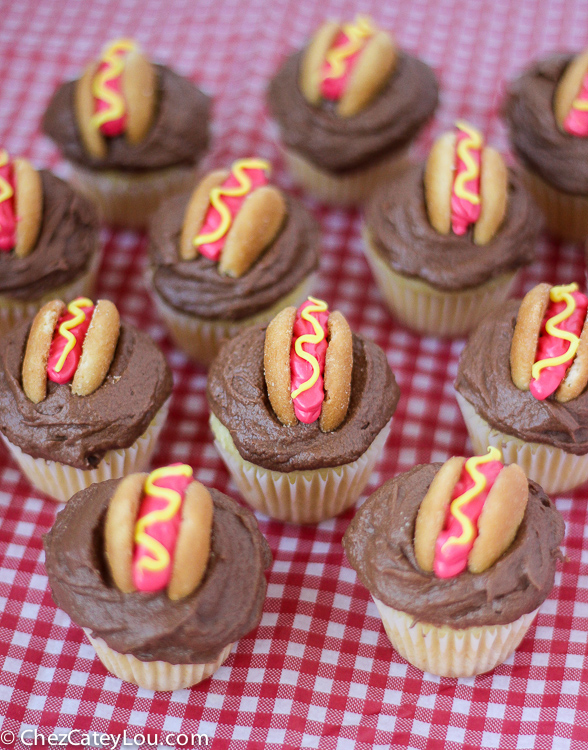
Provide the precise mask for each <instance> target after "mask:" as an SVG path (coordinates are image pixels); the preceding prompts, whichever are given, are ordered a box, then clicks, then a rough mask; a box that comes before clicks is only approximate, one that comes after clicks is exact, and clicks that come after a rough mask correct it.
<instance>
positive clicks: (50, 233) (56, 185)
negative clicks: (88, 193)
mask: <svg viewBox="0 0 588 750" xmlns="http://www.w3.org/2000/svg"><path fill="white" fill-rule="evenodd" d="M40 175H41V183H42V186H43V215H42V219H41V228H40V231H39V236H38V238H37V242H36V244H35V247H34V248H33V250H32V252H31V253H30V254H29V255H27V257H26V258H17V257H16V255H15V254H14V252H10V253H0V294H2V295H6V296H8V297H12V298H13V299H18V300H23V301H24V302H29V301H32V300H35V299H38V298H39V297H42V296H43V295H45V294H47V293H48V292H51V290H52V289H57V288H58V287H60V286H62V285H63V284H67V283H69V282H70V281H74V280H75V279H76V278H78V277H79V276H81V275H82V274H84V273H85V272H86V271H87V270H88V269H89V266H90V264H91V261H92V258H93V257H94V255H95V253H96V252H97V251H98V247H99V236H98V216H97V214H96V209H95V208H94V207H93V206H92V204H91V203H90V202H89V201H88V200H86V198H84V197H82V196H81V195H79V194H78V193H76V192H75V191H74V190H72V188H71V187H70V186H69V185H68V184H67V183H66V182H64V181H63V180H60V179H59V177H56V176H55V175H53V174H51V172H47V171H45V170H41V172H40Z"/></svg>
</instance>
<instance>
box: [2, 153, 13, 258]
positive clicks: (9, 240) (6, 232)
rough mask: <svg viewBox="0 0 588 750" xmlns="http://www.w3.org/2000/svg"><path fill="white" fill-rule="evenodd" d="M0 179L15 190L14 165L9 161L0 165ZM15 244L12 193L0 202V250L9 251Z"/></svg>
mask: <svg viewBox="0 0 588 750" xmlns="http://www.w3.org/2000/svg"><path fill="white" fill-rule="evenodd" d="M0 179H3V180H6V182H7V183H8V184H9V185H10V187H11V188H12V190H13V193H14V192H15V191H16V187H15V179H14V165H13V164H12V162H11V161H8V163H7V164H4V165H3V166H1V167H0ZM15 245H16V215H15V206H14V194H13V195H12V197H10V198H7V199H6V200H3V201H1V202H0V250H1V251H2V252H5V253H8V252H10V251H11V250H12V249H13V248H14V246H15Z"/></svg>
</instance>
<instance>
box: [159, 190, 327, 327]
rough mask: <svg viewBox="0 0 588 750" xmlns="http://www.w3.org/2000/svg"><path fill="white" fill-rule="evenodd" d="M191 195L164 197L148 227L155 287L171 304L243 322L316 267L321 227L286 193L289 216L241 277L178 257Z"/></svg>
mask: <svg viewBox="0 0 588 750" xmlns="http://www.w3.org/2000/svg"><path fill="white" fill-rule="evenodd" d="M190 197H191V193H185V194H182V195H178V196H174V197H173V198H170V199H169V200H167V201H165V202H164V203H163V204H162V206H161V207H160V208H159V210H158V211H157V213H156V214H155V215H154V217H153V220H152V222H151V228H150V245H149V254H150V258H151V266H152V270H153V285H154V287H155V289H156V291H157V292H158V294H160V295H161V296H162V297H163V299H164V300H165V301H166V302H167V303H168V304H169V305H171V306H172V307H175V308H176V309H177V310H180V311H181V312H184V313H189V314H191V315H195V316H197V317H200V318H207V319H219V318H220V319H221V320H241V319H243V318H247V317H250V316H251V315H254V314H255V313H257V312H259V311H260V310H264V309H266V308H268V307H271V305H273V304H274V303H275V302H277V301H278V300H279V299H280V298H282V297H284V296H285V295H286V294H288V293H289V292H291V291H292V290H293V289H294V288H295V287H296V286H297V285H298V284H300V283H301V282H302V281H303V279H304V278H305V277H306V276H308V275H309V274H310V273H311V272H312V271H314V270H315V269H316V268H318V246H319V231H318V226H317V223H316V221H315V220H314V218H313V217H312V216H311V214H310V213H309V212H308V210H307V209H306V208H305V207H304V206H303V205H302V203H300V201H298V200H296V199H294V198H291V197H288V198H287V204H288V215H287V217H286V219H285V222H284V225H283V227H282V229H281V230H280V233H279V234H278V236H277V237H276V239H275V240H274V241H273V243H272V244H271V245H270V246H269V248H267V250H265V251H264V253H263V254H262V255H261V256H260V257H259V258H258V260H257V261H256V262H255V263H254V264H253V265H252V266H251V268H250V269H249V270H248V271H247V273H245V274H244V275H243V276H241V278H239V279H234V278H231V277H230V276H224V275H221V274H220V273H219V271H218V263H216V262H214V261H212V260H209V259H208V258H205V257H204V256H203V255H198V256H197V257H196V258H195V259H194V260H189V261H185V260H181V259H180V258H179V255H178V248H179V244H180V235H181V232H182V224H183V221H184V213H185V210H186V206H187V204H188V201H189V200H190Z"/></svg>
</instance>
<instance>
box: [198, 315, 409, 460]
mask: <svg viewBox="0 0 588 750" xmlns="http://www.w3.org/2000/svg"><path fill="white" fill-rule="evenodd" d="M264 342H265V329H264V328H262V327H258V326H251V327H250V328H247V329H246V330H245V331H243V332H242V333H240V334H239V335H238V336H237V337H235V338H234V339H232V340H230V341H228V342H227V343H226V344H225V345H224V346H223V347H222V349H221V351H220V352H219V354H218V356H217V358H216V359H215V361H214V362H213V364H212V367H211V369H210V372H209V374H208V383H207V386H206V395H207V397H208V404H209V406H210V409H211V411H212V412H213V413H214V415H215V416H216V417H217V418H218V419H219V421H220V422H222V424H223V425H224V426H225V427H226V428H227V429H228V430H229V432H230V433H231V437H232V438H233V442H234V443H235V446H236V447H237V450H238V451H239V453H240V454H241V457H242V458H244V459H245V460H246V461H250V462H251V463H253V464H256V465H257V466H262V467H263V468H265V469H270V470H273V471H282V472H288V471H297V470H301V471H307V470H309V469H321V468H326V467H329V466H341V465H343V464H347V463H351V462H352V461H355V460H356V459H357V458H359V457H360V456H361V455H362V454H363V453H365V451H366V450H367V449H368V448H369V446H370V445H371V444H372V442H373V441H374V439H375V437H376V436H377V434H378V433H379V432H380V430H382V428H383V427H384V426H385V425H386V424H387V422H388V421H389V420H390V419H391V417H392V415H393V414H394V411H395V410H396V404H397V403H398V399H399V397H400V389H399V388H398V386H397V385H396V380H395V379H394V375H393V374H392V370H391V369H390V366H389V365H388V361H387V360H386V355H385V354H384V352H383V351H382V350H381V349H380V347H379V346H377V345H376V344H374V343H372V342H371V341H368V340H367V339H364V338H363V336H359V335H356V334H353V372H352V376H351V399H350V402H349V410H348V412H347V416H346V417H345V419H344V421H343V422H342V424H341V426H340V427H338V428H337V429H336V430H334V431H333V432H328V433H324V432H321V430H320V428H319V423H318V420H317V421H316V422H313V423H312V424H303V423H302V422H299V423H298V424H297V425H295V426H294V427H286V426H285V425H283V424H282V423H281V422H280V421H279V420H278V418H277V417H276V415H275V414H274V411H273V409H272V407H271V404H270V402H269V398H268V395H267V389H266V385H265V377H264V369H263V348H264Z"/></svg>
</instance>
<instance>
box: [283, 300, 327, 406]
mask: <svg viewBox="0 0 588 750" xmlns="http://www.w3.org/2000/svg"><path fill="white" fill-rule="evenodd" d="M308 299H309V300H310V302H312V305H308V307H305V308H304V310H303V311H302V313H301V316H300V317H301V318H303V319H304V320H306V321H307V322H308V323H310V324H311V325H312V327H313V328H314V333H305V334H303V335H302V336H299V337H298V338H297V339H296V343H295V344H294V351H295V352H296V354H297V355H298V356H299V357H301V358H302V359H304V360H305V361H306V362H308V363H309V364H310V366H311V367H312V375H311V376H310V377H309V378H308V380H305V381H304V383H302V384H301V385H299V386H298V388H297V389H296V390H295V391H293V392H292V398H296V397H297V396H299V395H300V394H301V393H304V391H307V390H308V389H309V388H312V386H313V385H314V384H315V383H316V381H317V380H318V378H319V375H320V367H319V363H318V360H317V358H316V357H314V356H313V355H312V354H309V353H308V352H305V351H304V349H303V348H302V344H318V343H319V342H320V341H322V340H323V339H324V338H325V332H324V330H323V327H322V326H321V324H320V323H319V322H318V320H317V319H316V318H315V317H313V313H317V312H326V311H327V310H328V306H327V303H326V302H324V301H323V300H322V299H316V297H309V298H308Z"/></svg>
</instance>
